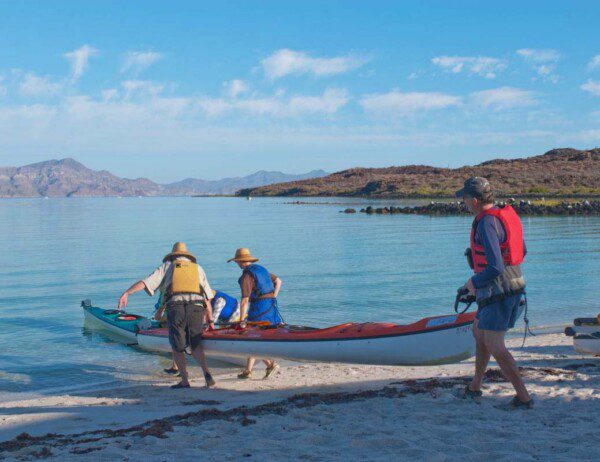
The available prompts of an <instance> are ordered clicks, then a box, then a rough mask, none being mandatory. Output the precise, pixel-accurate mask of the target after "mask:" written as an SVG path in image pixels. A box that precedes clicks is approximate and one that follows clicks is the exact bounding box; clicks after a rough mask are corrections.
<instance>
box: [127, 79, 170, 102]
mask: <svg viewBox="0 0 600 462" xmlns="http://www.w3.org/2000/svg"><path fill="white" fill-rule="evenodd" d="M121 86H122V87H123V89H124V90H125V99H130V98H132V97H134V96H137V97H148V96H149V97H156V96H158V95H159V94H160V93H162V91H163V90H164V87H163V86H162V85H158V84H155V83H153V82H152V81H150V80H125V81H123V82H121Z"/></svg>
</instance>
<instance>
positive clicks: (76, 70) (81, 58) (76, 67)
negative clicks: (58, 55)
mask: <svg viewBox="0 0 600 462" xmlns="http://www.w3.org/2000/svg"><path fill="white" fill-rule="evenodd" d="M96 54H98V50H96V49H95V48H93V47H91V46H89V45H83V46H81V47H79V48H77V49H76V50H73V51H70V52H69V53H65V54H64V55H63V57H64V58H65V59H67V61H69V63H70V64H71V80H72V81H73V82H74V81H76V80H78V79H79V78H80V77H81V76H82V75H83V73H84V72H85V70H86V69H87V67H88V61H89V59H90V58H91V57H92V56H94V55H96Z"/></svg>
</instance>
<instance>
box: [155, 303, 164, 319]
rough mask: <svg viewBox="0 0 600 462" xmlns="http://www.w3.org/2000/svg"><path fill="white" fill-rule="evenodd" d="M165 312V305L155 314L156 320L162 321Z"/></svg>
mask: <svg viewBox="0 0 600 462" xmlns="http://www.w3.org/2000/svg"><path fill="white" fill-rule="evenodd" d="M164 312H165V305H162V306H161V307H160V308H158V309H157V310H156V311H155V312H154V320H155V321H160V320H161V319H162V315H163V313H164Z"/></svg>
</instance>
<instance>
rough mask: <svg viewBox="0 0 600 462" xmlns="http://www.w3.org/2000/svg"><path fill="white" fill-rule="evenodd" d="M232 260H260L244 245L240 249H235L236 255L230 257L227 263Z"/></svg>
mask: <svg viewBox="0 0 600 462" xmlns="http://www.w3.org/2000/svg"><path fill="white" fill-rule="evenodd" d="M230 261H235V262H251V263H253V262H255V261H258V258H255V257H253V256H252V254H251V253H250V250H249V249H247V248H245V247H242V248H240V249H237V250H236V251H235V257H233V258H230V259H229V260H227V263H229V262H230Z"/></svg>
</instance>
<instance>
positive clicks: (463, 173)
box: [238, 148, 600, 198]
mask: <svg viewBox="0 0 600 462" xmlns="http://www.w3.org/2000/svg"><path fill="white" fill-rule="evenodd" d="M471 176H483V177H486V178H488V179H489V180H490V182H491V183H492V186H493V187H494V190H495V191H496V192H497V194H498V195H504V196H508V195H520V196H527V195H529V196H569V195H588V196H600V148H595V149H590V150H583V151H581V150H577V149H571V148H564V149H553V150H552V151H548V152H547V153H545V154H543V155H540V156H535V157H527V158H521V159H494V160H489V161H487V162H483V163H481V164H479V165H475V166H465V167H460V168H454V169H450V168H438V167H429V166H426V165H408V166H404V167H388V168H353V169H350V170H344V171H342V172H338V173H333V174H331V175H328V176H325V177H321V178H315V179H309V180H303V181H294V182H288V183H278V184H271V185H268V186H262V187H257V188H247V189H243V190H241V191H239V192H238V195H241V196H247V195H252V196H360V197H382V198H383V197H386V198H387V197H389V198H393V197H398V198H401V197H451V196H452V195H453V194H454V192H455V191H457V190H458V189H459V188H460V187H461V186H462V183H463V181H464V180H465V179H466V178H468V177H471Z"/></svg>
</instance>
